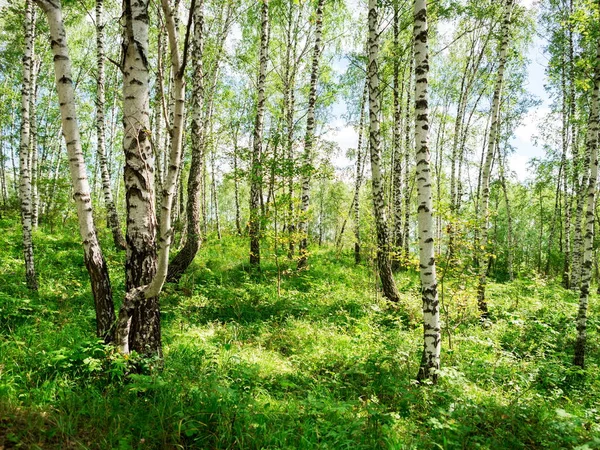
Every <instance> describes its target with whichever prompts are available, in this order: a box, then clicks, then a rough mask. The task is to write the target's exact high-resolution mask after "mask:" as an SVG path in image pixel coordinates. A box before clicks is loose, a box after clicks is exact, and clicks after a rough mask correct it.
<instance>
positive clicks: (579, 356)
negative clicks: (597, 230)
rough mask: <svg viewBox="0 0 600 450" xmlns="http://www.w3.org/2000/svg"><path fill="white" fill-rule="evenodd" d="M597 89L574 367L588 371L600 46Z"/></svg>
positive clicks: (599, 62) (588, 140) (591, 128)
mask: <svg viewBox="0 0 600 450" xmlns="http://www.w3.org/2000/svg"><path fill="white" fill-rule="evenodd" d="M595 66H596V67H595V75H594V88H593V92H592V102H591V103H592V106H591V111H590V118H589V122H588V129H587V136H586V153H587V155H586V159H587V160H589V161H591V171H590V176H589V180H588V185H587V205H586V206H587V209H586V215H585V220H586V227H585V237H584V252H583V263H582V265H581V288H580V296H579V311H578V314H577V338H576V340H575V357H574V359H573V364H575V365H576V366H579V367H581V368H582V369H583V368H584V367H585V347H586V339H587V309H588V297H589V293H590V281H591V277H592V257H593V248H594V221H595V206H596V190H597V183H598V131H599V125H598V121H599V117H598V112H599V111H598V110H599V102H600V98H599V97H600V44H598V47H597V53H596V61H595Z"/></svg>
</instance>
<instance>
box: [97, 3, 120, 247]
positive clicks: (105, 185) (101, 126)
mask: <svg viewBox="0 0 600 450" xmlns="http://www.w3.org/2000/svg"><path fill="white" fill-rule="evenodd" d="M103 10H104V0H96V58H97V67H98V75H97V80H96V133H97V135H98V146H97V153H98V161H99V163H100V173H101V175H102V192H103V193H104V205H105V206H106V214H107V216H108V225H109V226H110V229H111V231H112V235H113V241H114V243H115V247H117V248H118V249H119V250H124V249H125V247H126V245H125V238H124V237H123V232H122V231H121V222H120V221H119V215H118V213H117V207H116V205H115V202H114V200H113V195H112V189H111V185H110V172H109V171H108V161H107V158H106V120H105V118H104V105H105V103H106V100H105V98H106V96H105V75H104V59H105V58H106V56H105V54H104V19H103Z"/></svg>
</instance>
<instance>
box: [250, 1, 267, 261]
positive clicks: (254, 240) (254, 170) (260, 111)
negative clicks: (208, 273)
mask: <svg viewBox="0 0 600 450" xmlns="http://www.w3.org/2000/svg"><path fill="white" fill-rule="evenodd" d="M260 30H261V32H260V56H259V58H260V68H259V71H258V83H257V91H258V98H257V101H256V118H255V121H254V132H253V135H252V136H253V139H252V141H253V142H252V163H251V172H250V227H249V234H250V264H251V265H252V266H255V267H260V233H261V230H260V228H261V224H260V222H261V192H262V169H261V153H262V141H263V121H264V115H265V100H266V98H265V82H266V78H267V63H268V51H269V2H268V0H262V2H261V23H260Z"/></svg>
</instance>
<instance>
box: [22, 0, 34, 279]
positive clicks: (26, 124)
mask: <svg viewBox="0 0 600 450" xmlns="http://www.w3.org/2000/svg"><path fill="white" fill-rule="evenodd" d="M24 27H25V45H24V48H23V88H22V90H21V143H20V146H19V175H20V181H19V197H20V200H21V224H22V228H23V256H24V259H25V279H26V281H27V287H28V288H29V289H31V290H34V291H37V289H38V282H37V277H36V273H35V264H34V257H33V237H32V228H33V223H32V206H33V202H32V200H33V199H32V187H31V175H32V174H31V164H30V161H31V157H30V154H31V151H32V148H31V129H30V125H31V123H30V113H31V111H30V108H31V96H32V94H33V93H32V66H33V46H34V39H35V36H34V30H35V28H34V27H35V21H34V9H33V1H32V0H27V2H26V6H25V20H24Z"/></svg>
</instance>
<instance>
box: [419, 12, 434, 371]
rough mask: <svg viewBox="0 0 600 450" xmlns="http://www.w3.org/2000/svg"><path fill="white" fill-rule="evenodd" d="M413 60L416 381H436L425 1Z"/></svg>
mask: <svg viewBox="0 0 600 450" xmlns="http://www.w3.org/2000/svg"><path fill="white" fill-rule="evenodd" d="M414 20H415V21H414V29H413V39H414V45H415V48H414V51H415V54H414V57H415V147H416V156H417V158H416V161H417V166H416V174H415V177H416V180H417V197H418V206H417V214H418V221H419V223H418V234H419V268H420V271H419V274H420V278H421V295H422V298H423V337H424V339H423V356H422V358H421V366H420V368H419V373H418V375H417V378H418V379H419V380H424V379H430V380H432V381H434V382H435V381H436V380H437V370H438V369H439V368H440V350H441V334H440V310H439V302H438V294H437V279H436V273H435V254H434V251H435V246H434V239H433V236H434V231H435V230H434V221H433V202H432V189H431V181H432V180H431V178H432V177H431V167H430V160H431V154H430V152H429V103H428V102H429V98H428V92H427V90H428V89H427V83H428V76H429V49H428V28H427V1H426V0H415V3H414Z"/></svg>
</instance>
